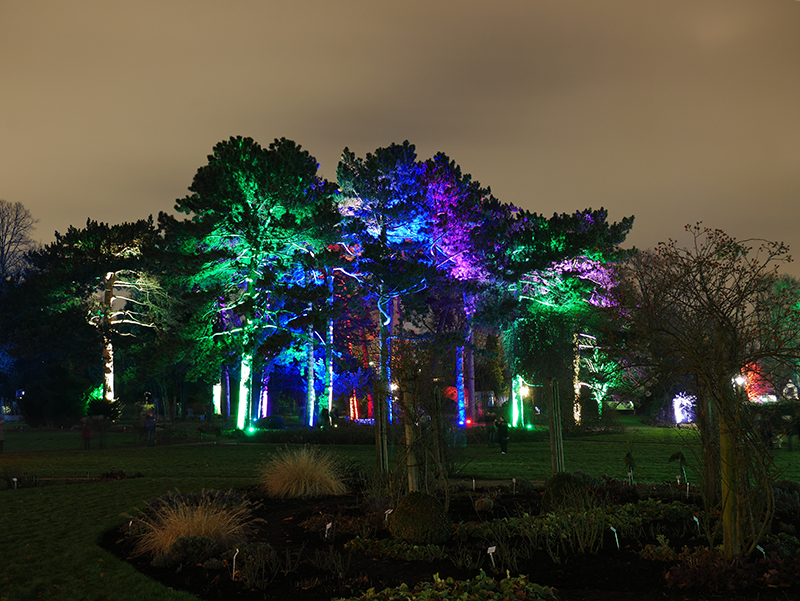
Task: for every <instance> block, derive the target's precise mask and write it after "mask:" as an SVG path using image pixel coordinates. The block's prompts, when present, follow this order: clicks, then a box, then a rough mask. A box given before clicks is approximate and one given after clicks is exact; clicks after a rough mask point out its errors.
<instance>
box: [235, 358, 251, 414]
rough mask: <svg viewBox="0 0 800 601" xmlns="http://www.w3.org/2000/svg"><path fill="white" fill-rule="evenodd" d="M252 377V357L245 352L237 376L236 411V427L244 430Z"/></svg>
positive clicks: (248, 412) (248, 411) (248, 408)
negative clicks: (237, 404)
mask: <svg viewBox="0 0 800 601" xmlns="http://www.w3.org/2000/svg"><path fill="white" fill-rule="evenodd" d="M252 375H253V355H252V354H251V353H248V352H245V353H243V354H242V367H241V372H240V374H239V406H238V407H237V410H236V427H237V428H238V429H239V430H244V429H245V426H246V425H247V422H248V420H249V418H250V415H251V413H250V397H251V390H252V388H253V384H252Z"/></svg>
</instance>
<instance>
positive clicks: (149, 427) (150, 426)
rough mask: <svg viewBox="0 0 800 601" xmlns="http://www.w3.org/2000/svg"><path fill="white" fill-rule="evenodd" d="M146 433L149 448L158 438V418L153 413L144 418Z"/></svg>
mask: <svg viewBox="0 0 800 601" xmlns="http://www.w3.org/2000/svg"><path fill="white" fill-rule="evenodd" d="M144 431H145V434H147V446H148V447H152V446H153V443H154V442H155V436H156V418H155V417H154V416H153V414H152V413H148V414H147V415H145V416H144Z"/></svg>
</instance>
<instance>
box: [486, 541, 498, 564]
mask: <svg viewBox="0 0 800 601" xmlns="http://www.w3.org/2000/svg"><path fill="white" fill-rule="evenodd" d="M496 550H497V547H496V546H494V547H489V548H488V549H486V553H488V554H489V558H490V559H491V560H492V567H493V568H496V567H497V566H496V565H495V564H494V552H495V551H496Z"/></svg>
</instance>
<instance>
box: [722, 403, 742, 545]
mask: <svg viewBox="0 0 800 601" xmlns="http://www.w3.org/2000/svg"><path fill="white" fill-rule="evenodd" d="M734 411H735V410H734ZM723 413H725V412H723V411H720V412H719V414H720V422H719V448H720V451H719V454H720V478H719V484H720V496H721V497H722V552H723V556H724V557H725V559H731V558H733V557H735V556H737V555H739V554H741V552H742V536H741V520H740V516H739V511H740V507H739V484H740V483H739V474H738V472H739V470H738V465H737V464H738V459H737V454H736V425H735V424H734V423H731V417H730V416H723Z"/></svg>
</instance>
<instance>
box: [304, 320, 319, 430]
mask: <svg viewBox="0 0 800 601" xmlns="http://www.w3.org/2000/svg"><path fill="white" fill-rule="evenodd" d="M306 334H307V336H308V343H307V347H306V351H307V354H306V412H307V413H306V423H307V424H308V426H309V427H310V428H313V427H314V424H315V423H316V421H317V395H316V393H315V391H314V375H315V374H314V326H312V325H310V326H308V329H307V331H306Z"/></svg>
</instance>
